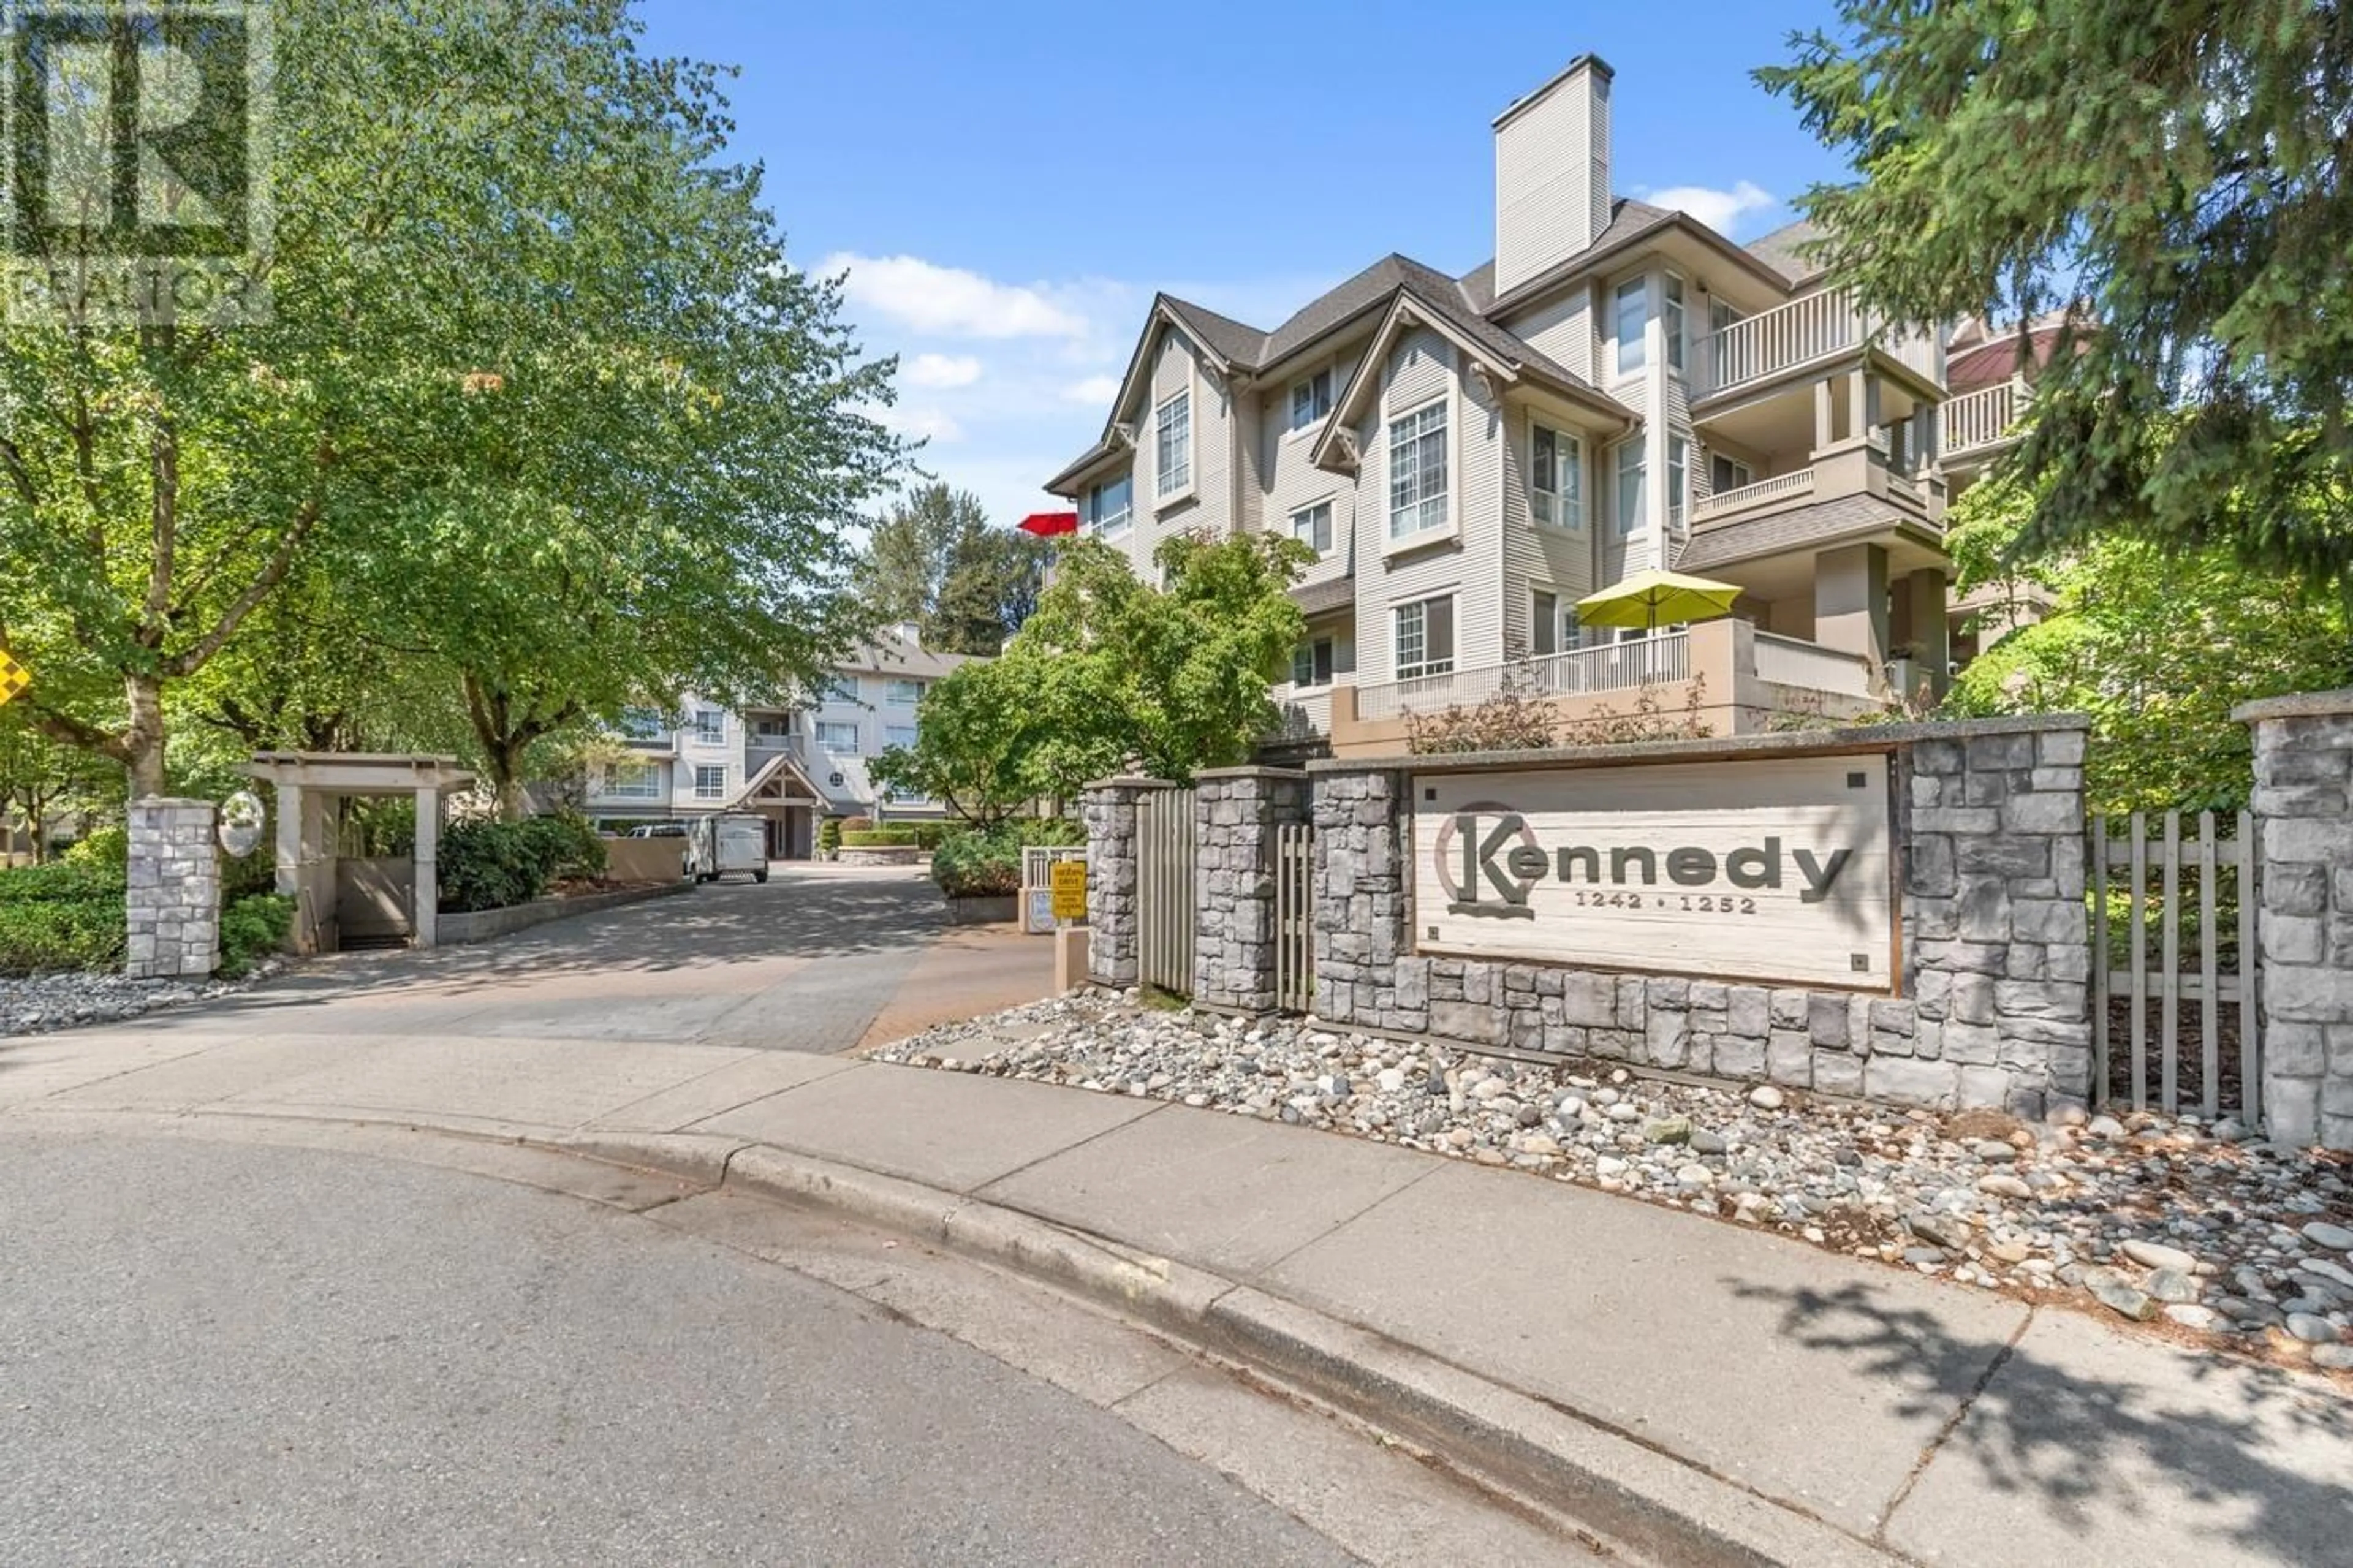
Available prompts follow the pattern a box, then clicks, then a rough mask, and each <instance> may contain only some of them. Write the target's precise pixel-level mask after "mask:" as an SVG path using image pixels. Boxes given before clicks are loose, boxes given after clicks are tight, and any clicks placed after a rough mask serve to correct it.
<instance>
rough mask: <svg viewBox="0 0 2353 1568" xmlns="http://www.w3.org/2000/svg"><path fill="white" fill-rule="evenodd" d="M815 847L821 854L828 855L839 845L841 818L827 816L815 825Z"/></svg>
mask: <svg viewBox="0 0 2353 1568" xmlns="http://www.w3.org/2000/svg"><path fill="white" fill-rule="evenodd" d="M817 847H818V853H819V854H822V855H830V854H832V853H833V852H834V851H835V850H837V849H839V848H840V847H841V818H839V817H838V816H828V817H827V818H826V819H825V820H824V821H823V822H820V823H818V825H817Z"/></svg>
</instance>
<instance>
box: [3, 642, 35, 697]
mask: <svg viewBox="0 0 2353 1568" xmlns="http://www.w3.org/2000/svg"><path fill="white" fill-rule="evenodd" d="M32 684H33V672H32V671H31V670H29V669H26V668H25V667H24V666H23V665H21V664H18V663H17V662H16V660H15V659H13V658H9V657H8V656H7V655H6V654H5V653H0V706H5V705H6V704H7V703H9V702H11V701H13V700H15V699H16V696H17V695H18V694H19V693H20V692H22V691H23V690H24V689H25V688H26V687H27V686H30V685H32Z"/></svg>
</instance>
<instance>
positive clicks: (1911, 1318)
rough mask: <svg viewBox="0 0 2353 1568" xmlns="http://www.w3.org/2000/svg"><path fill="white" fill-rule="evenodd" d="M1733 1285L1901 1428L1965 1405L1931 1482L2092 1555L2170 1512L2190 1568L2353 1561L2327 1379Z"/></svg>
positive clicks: (2052, 1319)
mask: <svg viewBox="0 0 2353 1568" xmlns="http://www.w3.org/2000/svg"><path fill="white" fill-rule="evenodd" d="M1725 1283H1726V1284H1727V1285H1728V1286H1729V1287H1730V1288H1731V1289H1733V1290H1734V1292H1735V1293H1736V1294H1737V1295H1739V1296H1740V1297H1742V1298H1743V1299H1745V1300H1772V1301H1778V1303H1780V1305H1781V1307H1782V1332H1783V1333H1784V1334H1786V1335H1787V1336H1788V1338H1789V1339H1790V1340H1791V1341H1792V1342H1794V1343H1797V1344H1799V1345H1802V1346H1804V1347H1805V1348H1807V1349H1809V1350H1812V1351H1818V1352H1824V1353H1826V1354H1830V1355H1832V1356H1835V1357H1839V1358H1841V1359H1843V1360H1845V1361H1847V1362H1848V1363H1852V1364H1853V1365H1854V1366H1855V1368H1856V1370H1858V1371H1859V1372H1861V1373H1864V1374H1865V1375H1868V1376H1870V1377H1872V1378H1873V1379H1876V1380H1878V1381H1879V1382H1881V1383H1882V1384H1884V1385H1886V1386H1888V1387H1890V1388H1892V1389H1894V1390H1895V1391H1896V1397H1897V1398H1898V1399H1900V1400H1901V1401H1902V1403H1901V1404H1900V1405H1897V1407H1896V1408H1897V1409H1898V1410H1899V1411H1900V1412H1901V1413H1902V1414H1905V1415H1927V1416H1929V1417H1931V1418H1933V1419H1936V1420H1938V1421H1942V1420H1945V1419H1947V1418H1948V1417H1949V1416H1950V1415H1951V1414H1952V1412H1953V1411H1954V1410H1955V1409H1956V1408H1958V1407H1959V1406H1961V1405H1963V1404H1966V1405H1967V1406H1968V1410H1967V1415H1966V1418H1965V1419H1963V1420H1962V1421H1961V1422H1960V1423H1959V1424H1958V1425H1957V1426H1956V1427H1955V1428H1954V1430H1953V1431H1952V1432H1951V1434H1950V1435H1949V1436H1947V1437H1946V1438H1945V1439H1944V1442H1943V1445H1942V1447H1940V1448H1939V1449H1938V1450H1937V1451H1936V1456H1935V1458H1934V1461H1933V1465H1932V1467H1931V1470H1932V1472H1936V1473H1941V1474H1944V1475H1949V1473H1950V1472H1949V1467H1952V1466H1955V1465H1966V1466H1968V1467H1970V1468H1971V1472H1972V1473H1971V1474H1969V1475H1968V1477H1967V1478H1965V1479H1966V1480H1967V1482H1968V1484H1969V1485H1971V1486H1972V1487H1974V1488H1976V1489H1981V1490H1984V1491H1990V1492H1991V1493H1993V1494H1995V1495H1996V1496H1998V1497H2001V1498H2005V1499H2008V1498H2024V1499H2028V1500H2034V1501H2037V1502H2039V1503H2040V1504H2041V1506H2042V1510H2043V1511H2044V1512H2045V1513H2046V1514H2047V1515H2048V1516H2049V1517H2050V1519H2051V1520H2052V1521H2053V1522H2054V1523H2056V1524H2057V1525H2058V1526H2059V1527H2060V1528H2061V1529H2062V1530H2063V1531H2065V1532H2066V1533H2068V1534H2069V1535H2072V1536H2073V1537H2075V1538H2077V1539H2079V1540H2082V1541H2084V1542H2086V1543H2090V1542H2093V1541H2094V1539H2095V1535H2096V1532H2097V1531H2099V1530H2100V1528H2101V1526H2102V1521H2103V1520H2104V1519H2106V1520H2108V1521H2113V1520H2114V1519H2115V1518H2116V1517H2117V1516H2118V1515H2122V1514H2128V1513H2136V1512H2141V1511H2144V1510H2147V1509H2148V1508H2151V1507H2157V1506H2162V1507H2163V1508H2165V1509H2166V1510H2167V1512H2168V1514H2169V1515H2170V1516H2171V1517H2170V1519H2169V1520H2168V1528H2169V1529H2170V1530H2171V1531H2173V1533H2175V1534H2176V1536H2177V1538H2179V1539H2181V1541H2182V1545H2183V1549H2184V1550H2183V1554H2182V1557H2181V1560H2182V1561H2185V1562H2194V1561H2199V1560H2200V1549H2199V1547H2198V1546H2197V1545H2195V1544H2193V1542H2194V1541H2195V1539H2196V1537H2198V1536H2199V1535H2201V1534H2202V1535H2205V1536H2207V1537H2209V1538H2211V1542H2212V1544H2214V1545H2220V1544H2221V1542H2229V1543H2230V1544H2232V1545H2233V1546H2235V1547H2237V1548H2238V1549H2239V1550H2240V1551H2242V1552H2246V1553H2248V1554H2249V1555H2252V1556H2255V1557H2258V1558H2262V1559H2264V1560H2268V1561H2273V1562H2279V1563H2324V1562H2331V1561H2334V1562H2344V1561H2347V1560H2348V1557H2347V1554H2348V1544H2347V1542H2348V1539H2353V1536H2348V1531H2353V1403H2348V1401H2346V1400H2345V1399H2344V1398H2343V1397H2342V1396H2341V1395H2340V1394H2338V1393H2337V1390H2336V1389H2335V1388H2334V1386H2332V1385H2331V1384H2327V1383H2325V1382H2323V1381H2321V1380H2319V1379H2316V1378H2314V1377H2310V1376H2306V1375H2303V1374H2299V1373H2291V1372H2287V1371H2284V1370H2282V1369H2279V1368H2276V1367H2265V1366H2258V1365H2254V1364H2252V1363H2245V1362H2242V1361H2238V1360H2234V1359H2230V1358H2225V1357H2220V1356H2216V1355H2213V1354H2211V1353H2201V1352H2192V1351H2189V1350H2185V1349H2181V1348H2178V1347H2175V1346H2172V1345H2169V1344H2166V1343H2163V1342H2158V1341H2156V1340H2154V1339H2150V1340H2147V1341H2144V1342H2137V1343H2116V1342H2115V1341H2114V1339H2113V1337H2112V1336H2113V1332H2114V1331H2110V1330H2108V1329H2107V1328H2106V1327H2105V1325H2099V1324H2095V1323H2093V1322H2092V1321H2089V1320H2084V1319H2079V1318H2075V1317H2074V1316H2073V1314H2070V1313H2064V1312H2062V1311H2060V1310H2056V1309H2052V1308H2047V1307H2046V1308H2040V1309H2037V1310H2036V1313H2035V1316H2034V1318H2033V1319H2032V1320H2031V1321H2030V1324H2029V1328H2028V1331H2026V1332H2025V1333H2024V1334H2023V1335H2022V1336H2021V1338H2020V1339H2019V1341H2018V1342H2016V1343H2015V1344H2014V1345H2010V1346H2008V1347H2007V1348H2006V1347H2005V1343H2004V1342H2001V1341H1999V1340H1995V1339H1991V1338H1972V1337H1968V1336H1965V1335H1960V1334H1956V1333H1955V1332H1953V1331H1952V1330H1951V1328H1950V1326H1949V1325H1948V1324H1947V1323H1946V1322H1944V1321H1940V1320H1939V1319H1938V1318H1937V1317H1936V1316H1935V1315H1934V1314H1932V1313H1930V1312H1926V1311H1924V1310H1918V1309H1910V1308H1894V1307H1891V1306H1889V1305H1887V1304H1886V1303H1885V1302H1884V1300H1882V1299H1881V1298H1880V1297H1879V1295H1878V1294H1877V1293H1876V1292H1874V1291H1872V1290H1870V1289H1867V1288H1866V1287H1863V1286H1862V1285H1849V1286H1845V1287H1842V1288H1840V1289H1782V1288H1779V1287H1773V1286H1762V1285H1750V1284H1747V1283H1745V1282H1743V1281H1739V1280H1727V1281H1726V1282H1725ZM2053 1352H2059V1354H2060V1355H2061V1356H2063V1359H2058V1358H2057V1357H2054V1353H2053ZM1980 1384H1983V1386H1982V1387H1980V1386H1979V1385H1980ZM1953 1479H1955V1480H1961V1479H1964V1478H1953ZM2160 1489H2161V1491H2162V1494H2163V1495H2162V1496H2161V1497H2158V1496H2155V1495H2146V1496H2144V1495H2143V1494H2144V1493H2145V1492H2147V1493H2149V1494H2154V1493H2155V1492H2157V1491H2158V1490H2160ZM2185 1504H2186V1505H2187V1506H2186V1507H2185V1506H2183V1505H2185ZM1899 1512H1900V1510H1899ZM1983 1527H1984V1528H1985V1529H1988V1530H1994V1529H1997V1528H1998V1521H1995V1520H1990V1519H1989V1520H1986V1521H1983ZM2210 1549H2211V1548H2210Z"/></svg>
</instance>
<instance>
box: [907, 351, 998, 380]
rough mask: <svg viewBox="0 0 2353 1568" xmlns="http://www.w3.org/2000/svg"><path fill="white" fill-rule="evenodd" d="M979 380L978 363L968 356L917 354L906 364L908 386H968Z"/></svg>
mask: <svg viewBox="0 0 2353 1568" xmlns="http://www.w3.org/2000/svg"><path fill="white" fill-rule="evenodd" d="M979 379H980V361H978V360H976V359H975V358H974V357H973V356H972V355H970V354H917V355H916V356H915V357H914V358H913V359H912V360H910V361H908V362H907V384H908V385H910V386H939V387H948V386H970V385H971V384H973V383H974V382H976V381H978V380H979Z"/></svg>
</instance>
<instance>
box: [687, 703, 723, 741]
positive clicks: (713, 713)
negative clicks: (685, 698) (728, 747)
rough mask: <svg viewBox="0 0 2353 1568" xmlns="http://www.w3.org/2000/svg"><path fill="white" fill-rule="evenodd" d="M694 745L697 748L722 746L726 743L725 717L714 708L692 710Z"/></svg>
mask: <svg viewBox="0 0 2353 1568" xmlns="http://www.w3.org/2000/svg"><path fill="white" fill-rule="evenodd" d="M694 743H695V744H696V745H698V746H723V745H725V744H726V743H727V715H726V714H725V713H724V712H723V711H721V710H719V709H716V708H698V709H696V710H694Z"/></svg>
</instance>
